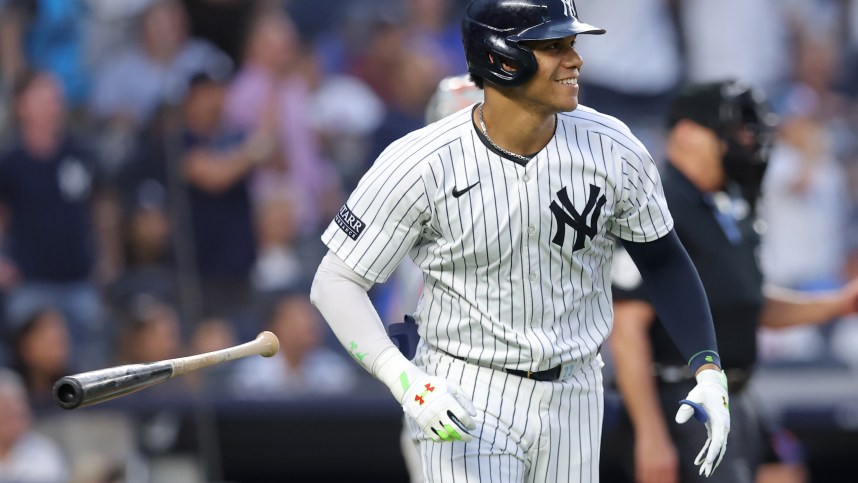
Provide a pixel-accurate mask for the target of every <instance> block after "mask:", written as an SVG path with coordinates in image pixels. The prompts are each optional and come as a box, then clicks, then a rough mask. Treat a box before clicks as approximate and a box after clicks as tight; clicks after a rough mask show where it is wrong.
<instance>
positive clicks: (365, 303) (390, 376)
mask: <svg viewBox="0 0 858 483" xmlns="http://www.w3.org/2000/svg"><path fill="white" fill-rule="evenodd" d="M372 285H373V282H372V281H371V280H368V279H366V278H365V277H362V276H361V275H360V274H358V273H356V272H355V271H354V270H352V268H351V267H349V266H348V265H346V264H345V263H344V262H343V261H342V260H340V258H339V257H337V256H336V255H335V254H333V253H331V252H328V253H327V254H326V255H325V257H324V258H323V259H322V263H320V264H319V268H318V270H317V271H316V276H315V278H314V279H313V286H312V289H311V290H310V300H311V301H312V302H313V304H314V305H315V306H316V307H317V308H318V309H319V311H320V312H321V313H322V315H323V316H324V317H325V320H327V322H328V325H329V326H330V327H331V330H333V332H334V335H336V336H337V339H338V340H339V341H340V343H341V344H342V345H343V346H344V347H345V348H346V350H348V351H349V353H350V354H351V355H352V356H353V357H354V358H355V360H357V361H358V362H359V363H360V364H361V365H362V366H363V367H364V368H365V369H366V370H367V371H369V372H370V374H372V375H373V376H375V377H376V378H378V379H379V380H380V381H381V382H383V383H384V384H386V385H387V387H388V388H390V392H392V393H393V395H394V396H395V397H396V400H397V401H399V402H402V397H403V395H404V394H405V391H406V390H407V389H408V382H407V381H413V380H414V379H415V375H416V373H417V372H422V371H420V369H418V368H417V367H416V366H415V365H414V364H412V363H411V361H409V360H408V359H406V358H405V356H403V355H402V353H400V352H399V349H397V348H396V346H395V345H393V342H391V340H390V337H388V335H387V332H386V331H385V329H384V324H383V323H382V322H381V318H380V317H379V316H378V312H376V311H375V307H373V305H372V302H371V301H370V300H369V297H368V296H367V294H366V292H367V290H369V289H370V287H372Z"/></svg>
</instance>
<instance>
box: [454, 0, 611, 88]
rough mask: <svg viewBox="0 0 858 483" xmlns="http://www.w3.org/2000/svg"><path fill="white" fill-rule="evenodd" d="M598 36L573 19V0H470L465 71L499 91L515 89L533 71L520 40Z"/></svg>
mask: <svg viewBox="0 0 858 483" xmlns="http://www.w3.org/2000/svg"><path fill="white" fill-rule="evenodd" d="M603 33H605V30H604V29H601V28H598V27H594V26H592V25H589V24H586V23H583V22H581V21H579V20H578V12H577V9H576V8H575V2H574V1H573V0H474V1H473V2H471V3H470V4H469V5H468V7H467V9H466V11H465V16H464V17H463V18H462V43H463V44H464V47H465V57H466V58H467V60H468V70H469V71H470V73H471V74H473V75H475V76H479V77H481V78H483V79H485V80H487V81H489V82H491V83H493V84H496V85H499V86H502V87H515V86H519V85H521V84H523V83H525V82H527V80H528V79H530V78H531V77H533V74H535V73H536V70H537V68H538V66H537V63H536V57H535V56H534V55H533V51H531V50H530V48H528V47H527V46H525V45H522V42H525V41H528V40H548V39H561V38H564V37H569V36H570V35H578V34H603ZM502 63H506V64H508V65H509V66H511V67H512V68H514V70H507V69H505V68H504V67H503V65H502Z"/></svg>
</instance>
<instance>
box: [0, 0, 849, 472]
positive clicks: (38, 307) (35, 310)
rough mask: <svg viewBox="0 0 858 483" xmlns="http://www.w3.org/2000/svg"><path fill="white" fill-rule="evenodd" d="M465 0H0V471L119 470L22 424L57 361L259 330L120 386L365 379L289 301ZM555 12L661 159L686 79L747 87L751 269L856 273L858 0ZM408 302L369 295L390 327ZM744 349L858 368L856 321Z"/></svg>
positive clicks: (229, 386) (439, 60)
mask: <svg viewBox="0 0 858 483" xmlns="http://www.w3.org/2000/svg"><path fill="white" fill-rule="evenodd" d="M465 3H466V2H465V1H464V0H325V1H317V2H308V1H301V0H292V1H289V0H123V1H114V0H0V304H2V311H0V334H2V339H0V340H2V343H0V481H6V479H4V478H5V476H6V475H13V476H12V477H9V478H11V479H13V480H14V481H67V480H69V479H70V481H112V480H111V478H115V477H116V473H117V470H116V468H115V465H114V466H111V464H109V460H110V458H109V454H107V453H105V454H106V455H107V456H104V458H102V459H101V460H98V459H97V460H92V458H90V459H87V458H84V457H77V458H70V457H69V454H72V453H70V451H72V450H70V449H69V447H68V445H65V446H64V441H65V439H64V436H63V434H66V433H67V430H64V429H63V426H62V425H61V424H58V423H56V421H55V420H53V421H54V422H52V423H51V424H50V425H48V424H47V423H45V424H44V425H43V428H48V429H46V430H45V431H43V433H44V432H47V433H48V434H51V435H53V436H54V437H53V438H45V437H44V436H40V435H39V434H38V433H34V432H33V431H32V425H33V424H38V422H39V421H40V420H41V421H52V420H51V419H50V418H51V417H53V416H55V413H54V411H55V404H54V403H53V402H52V398H51V388H52V385H53V382H54V381H55V380H56V379H57V378H58V377H59V376H62V375H66V374H70V373H73V372H80V371H86V370H92V369H96V368H101V367H106V366H109V365H115V364H120V363H131V362H147V361H155V360H161V359H167V358H172V357H178V356H182V355H187V354H191V353H199V352H203V351H208V350H215V349H219V348H223V347H226V346H229V345H233V344H236V343H239V342H243V341H245V340H249V339H251V338H253V337H254V336H255V334H256V333H257V332H259V331H260V330H263V329H268V330H272V331H273V332H275V333H276V334H278V335H279V337H280V341H281V353H280V354H279V355H278V356H277V360H276V361H274V362H271V361H267V360H262V359H259V358H257V359H259V360H254V359H247V360H244V361H240V362H238V363H235V364H231V365H228V366H225V367H223V368H217V369H215V370H211V371H207V372H206V373H205V374H204V375H200V376H198V377H189V378H187V380H183V381H175V382H171V383H170V385H169V386H166V385H165V387H166V389H164V390H163V391H162V392H163V393H165V394H160V393H158V392H157V391H154V394H153V395H152V396H142V395H141V397H158V396H159V395H160V396H166V397H182V396H183V394H185V395H187V394H198V393H200V392H205V391H217V392H218V393H219V394H221V395H224V397H234V398H237V399H248V398H284V397H287V398H293V397H300V396H302V395H306V394H332V393H342V392H348V391H356V390H359V389H358V388H361V387H369V388H370V389H369V390H380V389H378V387H379V386H373V385H372V384H369V385H366V384H360V381H366V380H367V379H366V378H367V377H368V376H366V375H365V374H363V373H362V372H361V371H360V370H359V369H358V366H357V365H356V364H353V363H351V361H349V360H348V355H347V354H346V353H345V351H344V350H343V349H342V348H340V347H339V346H338V345H337V344H336V343H335V341H334V339H333V338H332V336H331V335H330V334H329V331H327V329H326V328H325V326H324V324H323V322H322V321H321V319H320V315H319V314H318V312H316V310H315V308H314V307H312V306H311V305H310V304H309V300H308V296H307V293H308V291H309V284H310V281H311V280H312V276H313V274H314V271H315V268H316V266H317V264H318V262H319V260H320V259H321V257H322V256H323V255H324V247H323V245H322V244H321V243H320V241H319V235H320V234H321V232H322V230H323V229H324V228H325V227H326V226H327V224H328V223H329V222H330V220H331V219H332V217H333V215H334V213H335V212H336V211H337V210H338V209H339V207H340V206H341V205H342V203H343V201H344V200H345V197H346V196H347V195H348V193H349V192H350V191H351V189H352V188H353V187H354V186H355V184H356V183H357V181H358V180H359V179H360V176H361V175H362V173H363V172H364V171H365V170H366V168H367V167H368V166H369V164H370V163H372V161H373V160H374V159H375V157H376V156H377V155H378V154H379V153H380V152H381V150H382V149H384V148H385V147H386V146H387V144H389V143H390V142H392V141H393V140H395V139H397V138H399V137H401V136H402V135H404V134H406V133H408V132H410V131H412V130H414V129H417V128H419V127H422V126H423V125H424V124H425V111H426V106H427V104H428V103H429V100H430V97H431V96H432V94H433V92H434V91H435V88H436V86H437V85H438V82H439V81H440V80H441V79H443V78H445V77H447V76H451V75H457V74H462V73H464V72H466V70H467V67H466V64H465V61H464V55H463V54H462V49H461V41H460V34H459V26H458V21H459V18H460V13H461V10H462V8H463V7H464V5H465ZM576 3H577V6H578V9H579V12H580V13H581V17H582V19H584V20H585V21H587V22H590V23H593V24H595V25H600V26H603V27H605V28H606V29H607V30H608V34H607V35H605V36H597V37H592V38H587V39H580V40H579V44H578V45H579V51H580V52H581V54H582V56H583V57H584V59H585V65H584V68H583V71H582V88H581V101H582V103H583V104H586V105H589V106H591V107H594V108H596V109H598V110H601V111H603V112H606V113H608V114H611V115H615V116H617V117H619V118H620V119H622V120H623V121H625V122H627V123H628V124H629V125H630V127H631V128H632V130H633V132H635V134H637V135H638V136H639V137H640V138H641V139H642V140H643V141H644V143H645V144H646V145H647V146H648V148H649V149H650V151H651V152H652V153H653V155H654V157H656V159H660V157H661V153H662V152H661V149H662V144H663V135H664V130H663V128H662V127H661V126H663V125H664V117H665V114H666V109H667V106H668V103H669V100H670V99H671V95H672V94H673V93H674V92H676V90H677V88H678V87H679V86H681V85H682V84H684V83H687V82H692V81H702V80H718V79H724V78H728V77H732V78H738V79H740V80H743V81H745V82H748V83H750V84H753V85H755V86H757V87H760V88H761V89H763V90H765V91H766V92H767V93H768V96H769V98H770V100H771V104H772V106H773V109H774V111H775V112H776V113H777V114H778V115H779V117H780V127H779V132H778V133H777V140H776V142H775V145H774V149H773V150H772V153H771V160H770V168H769V172H768V175H767V178H766V182H765V190H764V191H765V201H764V204H763V206H761V213H762V214H763V218H762V220H761V222H760V231H761V232H762V233H763V238H764V247H763V250H762V252H761V254H760V257H761V260H762V263H763V266H764V268H765V272H766V276H767V277H768V279H769V280H771V281H772V282H775V283H777V284H779V285H781V286H785V287H791V288H794V289H798V290H807V291H816V290H827V289H831V288H835V287H837V286H839V285H840V284H842V283H843V281H844V280H848V279H849V278H851V277H854V276H855V275H858V210H857V209H856V207H858V141H856V140H858V0H719V1H717V2H716V1H712V0H612V1H610V2H608V1H604V0H602V1H599V0H578V1H577V2H576ZM725 26H727V27H725ZM588 37H589V36H588ZM416 293H417V291H416V290H415V289H414V287H413V286H410V285H408V284H397V283H387V284H383V285H379V286H377V287H374V289H373V291H372V293H371V296H372V298H373V301H374V302H375V303H376V305H377V307H378V308H379V311H380V313H381V314H382V317H383V318H384V319H385V320H388V321H395V320H396V321H398V320H401V317H402V314H403V313H404V311H405V310H407V308H408V307H411V306H413V304H414V302H415V301H414V298H415V296H416ZM762 343H763V347H761V353H762V355H763V358H764V359H765V360H767V361H773V362H776V361H783V360H799V361H806V362H819V361H823V362H826V363H832V362H833V363H840V364H847V365H858V358H856V355H855V354H856V352H855V351H854V349H852V348H853V347H855V345H856V344H858V321H855V320H851V321H850V320H844V321H839V322H837V323H834V324H830V325H827V326H825V327H824V328H821V329H819V328H811V329H797V330H794V331H780V332H778V333H771V334H764V336H763V337H762ZM135 397H136V396H135ZM31 414H32V415H34V416H33V417H31ZM84 419H85V418H84ZM11 421H14V424H12V422H11ZM68 424H74V422H72V423H68ZM85 424H87V425H89V426H88V427H94V426H95V425H97V424H104V425H105V426H106V427H109V428H112V429H111V430H110V431H108V433H110V434H112V435H113V438H114V439H113V440H110V441H112V443H111V442H110V441H102V442H96V441H93V442H92V444H93V445H96V446H97V445H99V444H100V445H101V446H100V447H110V448H113V449H114V450H116V451H117V452H118V453H120V454H124V455H125V456H124V457H122V458H117V459H116V460H122V461H124V462H125V463H124V465H125V468H124V469H125V470H126V471H132V470H133V467H134V461H136V460H135V457H131V456H128V455H134V454H136V453H135V451H136V450H134V449H133V448H131V447H132V446H134V445H133V444H131V443H128V439H129V437H128V432H129V431H130V430H129V429H128V424H127V422H125V423H122V422H119V423H117V422H116V421H114V420H108V421H101V422H99V421H92V420H86V419H85ZM64 431H66V433H64ZM111 431H112V432H111ZM117 442H118V443H117ZM126 447H129V448H131V449H127V450H123V449H122V448H126ZM33 454H37V455H38V458H41V460H39V461H45V463H44V464H39V465H27V466H28V467H29V468H30V471H35V470H36V469H38V470H39V471H44V472H53V473H50V474H51V475H55V476H51V477H47V479H45V478H46V477H44V475H35V476H33V478H31V479H26V478H27V472H26V469H24V470H22V469H20V468H19V467H17V466H16V464H17V463H16V461H25V459H22V458H28V459H26V461H36V460H32V459H29V458H33V456H31V455H33ZM63 454H65V457H63ZM89 456H90V457H92V455H89ZM116 460H114V463H115V461H116ZM70 461H74V462H75V463H74V464H72V463H70ZM129 461H130V462H131V463H128V462H129ZM87 465H88V466H87ZM139 465H142V466H145V465H144V464H143V463H139ZM93 468H96V470H93ZM129 468H131V469H129ZM16 471H18V472H19V473H16ZM139 471H142V470H138V473H139ZM146 471H150V472H151V471H155V470H154V469H152V467H151V466H150V467H147V470H146ZM132 472H133V471H132ZM93 474H95V475H97V476H92V475H93ZM14 475H24V476H21V477H19V478H18V479H15V478H14ZM82 475H83V476H82ZM86 475H89V476H86ZM40 478H41V479H40ZM87 478H89V479H87ZM185 481H190V480H185Z"/></svg>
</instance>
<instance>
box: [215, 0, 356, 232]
mask: <svg viewBox="0 0 858 483" xmlns="http://www.w3.org/2000/svg"><path fill="white" fill-rule="evenodd" d="M301 63H302V52H301V50H300V45H299V39H298V37H297V33H296V31H295V27H294V25H293V24H292V21H291V20H290V19H289V17H287V16H286V15H285V14H284V13H283V12H281V11H280V10H273V11H271V10H262V11H260V12H259V14H258V15H257V17H256V18H255V20H254V21H253V22H252V23H251V24H250V27H249V30H248V33H247V42H246V45H245V49H244V55H243V57H242V65H241V69H240V70H239V71H238V73H237V74H236V76H235V78H234V80H233V83H232V85H231V86H230V89H229V94H228V97H227V101H226V117H227V122H228V124H229V126H230V127H232V128H236V129H239V130H242V131H245V132H250V131H252V130H254V129H257V128H258V127H259V126H260V125H263V124H269V125H271V126H272V127H273V129H274V130H275V132H276V136H277V141H278V147H277V160H276V162H274V163H271V164H269V165H267V166H266V167H264V168H262V169H260V170H258V171H257V172H256V173H255V174H254V176H253V180H252V193H253V197H254V200H255V203H256V204H258V205H261V204H264V203H265V202H266V201H267V200H268V199H271V198H280V197H282V196H283V194H284V193H288V194H289V196H290V197H291V198H292V199H293V200H294V201H295V202H296V206H295V213H296V215H297V217H298V218H297V220H296V222H297V223H298V227H299V228H300V233H301V235H312V236H314V237H315V235H316V234H317V233H318V231H319V228H320V226H321V224H322V223H323V222H324V221H327V220H328V217H329V216H333V213H334V212H335V210H336V209H338V207H336V206H334V204H333V203H332V202H331V199H332V198H333V199H338V200H339V199H340V195H339V182H338V179H337V176H336V172H335V171H334V170H333V168H332V167H331V166H330V164H329V163H328V162H327V161H326V160H324V159H323V158H322V157H321V155H320V152H319V145H318V140H317V136H316V133H314V132H313V131H312V128H311V124H310V119H311V116H312V108H311V100H312V96H311V94H310V90H309V86H308V83H307V80H306V79H305V78H304V76H303V75H302V72H301V70H300V69H301V67H302V64H301Z"/></svg>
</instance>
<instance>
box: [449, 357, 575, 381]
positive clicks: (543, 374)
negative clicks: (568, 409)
mask: <svg viewBox="0 0 858 483" xmlns="http://www.w3.org/2000/svg"><path fill="white" fill-rule="evenodd" d="M441 352H443V351H441ZM444 353H445V354H447V355H448V356H450V357H452V358H453V359H459V360H460V361H462V362H467V363H468V364H476V365H478V366H482V367H488V368H489V369H495V370H497V371H504V372H506V373H507V374H512V375H513V376H518V377H523V378H525V379H533V380H534V381H542V382H551V381H556V380H558V379H560V366H556V367H552V368H551V369H546V370H544V371H537V372H533V371H522V370H519V369H504V368H503V367H495V366H488V365H485V364H479V363H476V362H472V361H469V360H467V359H465V358H464V357H459V356H454V355H453V354H449V353H447V352H444Z"/></svg>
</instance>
